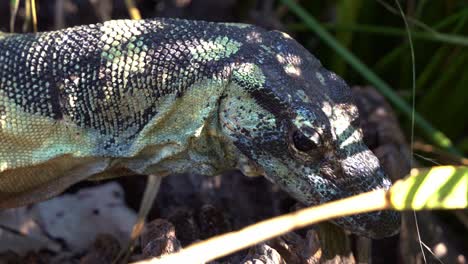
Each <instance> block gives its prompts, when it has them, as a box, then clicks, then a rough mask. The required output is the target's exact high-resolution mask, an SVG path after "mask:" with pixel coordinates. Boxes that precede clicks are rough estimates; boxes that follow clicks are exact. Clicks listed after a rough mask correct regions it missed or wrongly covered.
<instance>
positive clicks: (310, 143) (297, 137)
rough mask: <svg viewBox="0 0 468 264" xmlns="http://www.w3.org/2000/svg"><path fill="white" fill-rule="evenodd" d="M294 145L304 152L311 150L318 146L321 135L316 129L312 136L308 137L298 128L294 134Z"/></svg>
mask: <svg viewBox="0 0 468 264" xmlns="http://www.w3.org/2000/svg"><path fill="white" fill-rule="evenodd" d="M292 141H293V143H294V147H295V148H296V149H297V150H299V151H302V152H309V151H311V150H314V149H316V148H317V147H318V145H319V143H320V135H319V134H318V133H317V132H315V131H314V133H313V134H312V136H311V137H307V136H306V135H304V134H303V133H302V132H301V131H299V130H296V131H294V133H293V135H292Z"/></svg>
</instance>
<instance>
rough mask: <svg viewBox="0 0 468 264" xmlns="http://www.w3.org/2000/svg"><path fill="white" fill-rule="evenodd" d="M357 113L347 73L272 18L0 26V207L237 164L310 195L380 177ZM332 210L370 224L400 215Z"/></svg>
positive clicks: (304, 198) (339, 192)
mask: <svg viewBox="0 0 468 264" xmlns="http://www.w3.org/2000/svg"><path fill="white" fill-rule="evenodd" d="M357 118H358V113H357V109H356V107H355V106H354V104H353V102H352V98H351V96H350V91H349V88H348V87H347V86H346V84H345V83H344V82H343V80H341V79H340V78H339V77H338V76H336V75H335V74H333V73H331V72H329V71H327V70H325V69H324V68H323V67H322V66H321V65H320V62H319V61H318V60H317V59H316V58H314V57H313V56H312V55H311V54H310V53H309V52H308V51H307V50H305V49H304V48H303V47H302V46H301V45H300V44H298V43H297V42H296V41H294V40H293V39H291V38H290V37H289V36H287V35H286V34H284V33H280V32H276V31H265V30H263V29H261V28H258V27H254V26H250V25H242V24H220V23H208V22H201V21H198V22H195V21H186V20H174V19H155V20H142V21H130V20H119V21H109V22H106V23H103V24H96V25H89V26H80V27H75V28H70V29H65V30H61V31H54V32H45V33H38V34H23V35H16V34H12V35H9V34H8V35H2V36H1V37H0V208H8V207H16V206H20V205H23V204H27V203H31V202H36V201H38V200H42V199H46V198H49V197H51V196H53V195H55V194H58V193H60V192H61V191H63V190H64V189H65V188H66V187H68V186H70V185H71V184H73V183H76V182H78V181H80V180H83V179H87V178H94V179H97V178H105V177H118V176H124V175H130V174H135V173H137V174H156V175H164V174H167V173H182V172H195V173H202V174H206V175H213V174H216V173H219V172H221V171H223V170H226V169H230V168H234V167H241V168H242V169H244V171H247V170H249V171H262V172H263V173H264V174H265V175H266V177H268V179H270V180H271V181H273V182H274V183H276V184H278V185H279V186H280V187H281V188H283V189H284V190H285V191H287V192H288V193H290V194H291V195H292V196H293V197H295V198H296V199H298V200H299V201H301V202H303V203H305V204H309V205H313V204H320V203H324V202H327V201H330V200H334V199H339V198H343V197H346V196H350V195H354V194H358V193H361V192H366V191H370V190H374V189H379V188H384V189H388V188H389V187H390V185H391V183H390V181H389V180H388V178H387V177H386V176H385V174H384V173H383V171H382V168H381V167H380V165H379V162H378V160H377V158H376V157H375V156H374V155H373V154H372V153H371V152H370V151H369V150H368V148H367V147H366V146H365V145H364V143H363V142H362V133H361V131H360V129H359V128H358V127H356V125H355V122H356V121H357ZM246 159H247V160H248V161H249V162H248V164H247V165H248V166H245V165H246V164H244V163H243V162H241V161H242V160H246ZM259 191H260V190H259ZM335 222H336V223H337V224H338V225H340V226H342V227H344V228H345V229H347V230H349V231H351V232H354V233H356V234H359V235H364V236H369V237H373V238H379V237H383V236H389V235H392V234H394V233H395V232H396V231H397V230H398V226H399V215H398V214H397V213H394V212H387V211H384V212H376V213H371V214H363V215H357V216H352V217H347V218H342V219H338V220H336V221H335Z"/></svg>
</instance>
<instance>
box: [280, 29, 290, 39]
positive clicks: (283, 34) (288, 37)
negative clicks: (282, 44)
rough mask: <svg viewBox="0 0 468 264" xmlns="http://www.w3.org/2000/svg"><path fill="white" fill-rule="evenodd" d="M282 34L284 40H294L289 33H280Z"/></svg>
mask: <svg viewBox="0 0 468 264" xmlns="http://www.w3.org/2000/svg"><path fill="white" fill-rule="evenodd" d="M280 34H281V35H282V36H283V37H284V38H287V39H293V38H292V37H291V36H289V35H288V34H287V33H284V32H281V31H280Z"/></svg>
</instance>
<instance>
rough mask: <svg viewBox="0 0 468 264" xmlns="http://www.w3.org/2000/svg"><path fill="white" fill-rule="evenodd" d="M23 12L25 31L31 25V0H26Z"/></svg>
mask: <svg viewBox="0 0 468 264" xmlns="http://www.w3.org/2000/svg"><path fill="white" fill-rule="evenodd" d="M24 12H25V14H24V21H23V32H27V31H28V29H29V25H31V2H30V1H29V0H26V2H25V4H24Z"/></svg>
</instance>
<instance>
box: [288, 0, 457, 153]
mask: <svg viewBox="0 0 468 264" xmlns="http://www.w3.org/2000/svg"><path fill="white" fill-rule="evenodd" d="M281 2H282V3H283V4H285V5H286V6H288V7H289V9H290V10H291V11H292V12H293V13H294V14H296V15H297V16H298V17H299V18H301V19H302V20H303V22H304V23H305V24H306V25H307V26H308V27H309V28H310V29H311V30H312V31H313V32H315V33H316V34H317V35H318V36H319V37H320V38H321V39H322V40H323V41H324V42H325V43H327V45H329V46H330V47H331V48H332V49H333V50H335V52H337V53H338V54H340V55H341V56H342V58H343V59H344V60H346V61H347V62H348V63H349V64H350V65H351V66H352V67H353V68H354V69H355V70H356V71H357V72H358V73H360V74H361V75H362V76H363V77H364V78H365V79H367V80H368V81H369V82H370V83H371V84H373V85H374V86H375V87H376V88H377V89H378V90H379V91H380V92H381V93H382V94H383V95H384V96H385V97H387V98H388V99H389V100H390V101H391V102H392V103H393V104H394V105H395V106H396V107H397V108H398V109H399V110H400V111H402V112H403V113H404V114H405V115H406V116H407V117H408V118H411V115H412V109H411V107H410V106H408V104H407V103H406V102H405V101H403V100H402V99H401V98H400V97H398V95H396V94H395V92H393V90H392V88H391V87H390V86H389V85H388V84H387V83H386V82H385V81H383V80H382V79H381V78H380V77H379V76H377V75H376V74H375V73H374V72H373V71H371V70H370V69H369V67H367V66H366V65H365V64H364V63H363V62H361V61H360V60H359V59H358V58H357V57H356V56H354V54H352V53H351V52H349V51H348V50H347V49H346V48H344V47H343V46H341V45H340V44H339V43H338V42H337V41H336V40H335V39H334V38H333V36H331V35H330V33H328V32H327V31H326V30H325V29H324V28H323V27H322V26H321V25H320V24H319V23H318V21H317V20H315V18H313V17H312V16H310V15H309V14H308V13H307V11H305V10H304V9H303V8H302V7H301V6H299V5H298V4H297V3H295V2H294V1H292V0H281ZM414 121H415V124H416V125H418V126H419V127H420V128H421V129H422V130H423V131H424V132H425V133H426V135H427V136H428V137H429V138H430V139H431V140H432V141H433V142H434V143H435V144H437V145H438V146H440V147H443V148H446V149H447V150H449V151H450V152H452V153H456V154H458V153H459V152H458V151H457V150H456V149H455V148H454V147H453V145H452V142H451V140H450V139H449V138H448V137H447V136H445V135H444V133H442V132H441V131H439V130H437V129H435V128H434V127H433V126H432V125H431V124H430V123H429V122H427V121H426V119H424V118H423V117H422V116H421V115H419V114H418V113H415V115H414Z"/></svg>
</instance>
